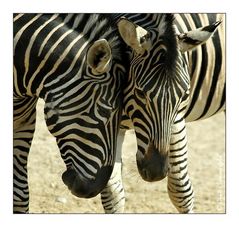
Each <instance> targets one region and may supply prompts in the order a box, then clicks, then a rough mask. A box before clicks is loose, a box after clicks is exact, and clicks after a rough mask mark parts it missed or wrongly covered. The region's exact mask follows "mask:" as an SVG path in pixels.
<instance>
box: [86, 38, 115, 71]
mask: <svg viewBox="0 0 239 227" xmlns="http://www.w3.org/2000/svg"><path fill="white" fill-rule="evenodd" d="M86 59H87V64H88V65H89V67H90V68H91V69H92V72H93V74H94V75H100V74H103V73H105V72H108V71H109V70H110V66H111V59H112V53H111V48H110V45H109V43H108V42H107V41H106V40H105V39H100V40H97V41H95V42H94V43H93V44H92V45H91V46H90V47H89V49H88V51H87V58H86Z"/></svg>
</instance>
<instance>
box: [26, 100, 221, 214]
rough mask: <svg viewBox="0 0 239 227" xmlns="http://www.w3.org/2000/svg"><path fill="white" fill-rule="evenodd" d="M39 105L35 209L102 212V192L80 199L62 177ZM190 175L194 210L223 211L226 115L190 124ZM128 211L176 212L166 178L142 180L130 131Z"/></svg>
mask: <svg viewBox="0 0 239 227" xmlns="http://www.w3.org/2000/svg"><path fill="white" fill-rule="evenodd" d="M43 105H44V104H43V101H42V100H40V102H39V103H38V106H37V109H38V116H37V126H36V132H35V135H34V140H33V143H32V147H31V152H30V155H29V165H28V169H29V187H30V212H31V213H104V210H103V207H102V205H101V200H100V196H99V195H98V196H97V197H95V198H92V199H79V198H77V197H75V196H73V195H71V193H70V192H69V191H68V189H67V187H66V186H65V185H64V183H63V182H62V180H61V174H62V173H63V172H64V171H65V166H64V163H63V160H62V159H61V157H60V153H59V150H58V148H57V145H56V143H55V139H54V137H53V136H52V135H51V134H50V133H49V132H48V131H47V128H46V125H45V122H44V118H43V110H42V109H43ZM187 129H188V140H189V157H188V159H189V174H190V177H191V181H192V183H193V186H194V191H195V213H225V116H224V113H220V114H218V115H215V116H214V117H212V118H210V119H207V120H203V121H198V122H193V123H190V124H188V125H187ZM123 149H124V153H123V161H124V166H123V182H124V188H125V196H126V204H125V213H177V211H176V209H175V208H174V206H173V205H172V204H171V202H170V200H169V197H168V194H167V185H166V182H167V181H166V179H165V180H163V181H160V182H155V183H148V182H145V181H143V180H142V179H141V178H140V176H139V174H138V172H137V167H136V164H135V152H136V143H135V135H134V132H133V131H129V132H128V133H127V135H126V140H125V141H124V144H123Z"/></svg>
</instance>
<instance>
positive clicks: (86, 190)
mask: <svg viewBox="0 0 239 227" xmlns="http://www.w3.org/2000/svg"><path fill="white" fill-rule="evenodd" d="M112 170H113V167H112V166H105V167H102V168H101V169H100V170H98V172H97V175H96V176H95V178H94V179H86V178H85V177H84V178H83V177H82V176H81V175H80V174H79V173H78V172H77V171H76V170H75V169H73V168H69V169H67V170H66V171H65V172H64V173H63V174H62V180H63V182H64V184H65V185H66V186H68V189H69V190H70V191H71V193H72V194H73V195H75V196H77V197H80V198H92V197H94V196H96V195H98V194H99V193H100V192H101V191H102V190H103V189H104V188H105V186H106V184H107V182H108V180H109V178H110V175H111V173H112Z"/></svg>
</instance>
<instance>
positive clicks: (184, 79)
mask: <svg viewBox="0 0 239 227" xmlns="http://www.w3.org/2000/svg"><path fill="white" fill-rule="evenodd" d="M141 21H142V20H141ZM139 23H140V20H139ZM218 24H219V23H216V24H213V25H211V26H207V27H204V28H200V29H197V30H195V31H189V32H188V33H186V34H179V33H178V32H177V28H176V26H175V24H174V16H173V15H171V14H162V15H159V14H158V15H153V16H152V21H150V22H149V21H148V22H147V25H145V27H144V28H143V27H142V26H140V25H138V24H136V23H134V22H132V21H130V20H128V19H126V18H121V19H120V20H119V21H118V29H119V33H120V35H121V37H122V39H123V40H124V42H125V43H126V44H127V45H128V46H130V47H131V49H132V50H133V51H132V59H131V64H130V69H129V81H128V87H127V88H126V89H125V112H126V114H127V115H128V116H129V117H130V118H131V120H132V122H133V125H134V129H135V132H136V136H137V145H138V151H137V154H136V159H137V167H138V170H139V173H140V175H141V176H142V178H143V179H144V180H146V181H157V180H161V179H163V178H164V177H165V176H166V175H167V172H168V169H169V168H170V164H169V162H168V153H169V149H170V138H171V133H172V127H173V125H174V122H175V121H176V120H178V119H179V117H180V116H181V118H182V117H183V114H184V110H185V107H186V105H187V103H188V100H189V90H190V76H189V71H188V68H187V59H186V58H185V56H184V54H183V53H184V52H185V51H188V50H191V49H192V48H194V47H195V46H197V45H201V44H203V43H204V42H205V41H206V40H207V39H208V38H209V37H210V36H211V35H212V34H213V32H214V31H215V29H216V27H217V25H218ZM176 117H177V118H176Z"/></svg>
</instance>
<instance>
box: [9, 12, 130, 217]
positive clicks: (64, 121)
mask: <svg viewBox="0 0 239 227" xmlns="http://www.w3.org/2000/svg"><path fill="white" fill-rule="evenodd" d="M13 24H14V27H13V63H14V66H13V78H14V79H13V82H14V84H13V106H14V116H13V121H14V122H13V132H14V134H13V137H14V138H13V139H14V140H13V145H14V152H13V169H14V173H13V212H14V213H28V212H29V189H28V182H27V178H28V177H27V159H28V154H29V149H30V146H31V142H32V139H33V134H34V130H35V120H36V103H37V100H38V98H42V99H43V100H44V101H45V106H44V116H45V121H46V124H47V127H48V130H49V131H50V133H51V134H52V135H53V136H54V137H55V138H56V143H57V145H58V147H59V150H60V153H61V157H62V159H63V160H64V163H65V165H66V171H65V172H64V173H63V174H62V180H63V182H64V184H65V185H66V186H67V187H68V188H69V190H70V191H71V193H72V194H73V195H76V196H78V197H82V198H91V197H93V196H96V195H97V194H99V193H100V192H102V203H103V205H104V207H105V211H106V213H107V212H117V211H119V210H121V209H122V208H121V207H122V206H123V204H124V197H121V195H120V194H119V195H115V196H114V193H116V192H118V191H119V192H122V193H123V188H121V175H120V171H121V169H119V168H118V167H117V166H116V167H115V169H116V170H114V171H113V165H114V162H115V159H116V151H115V149H116V143H117V133H118V130H119V124H120V120H121V115H122V100H123V99H122V95H123V93H122V92H123V89H122V87H123V85H122V84H123V82H124V80H125V73H126V67H125V66H126V63H125V62H124V49H123V48H124V45H122V42H121V40H120V36H119V33H118V30H117V26H116V22H114V23H113V18H111V15H104V14H23V13H19V14H14V15H13ZM112 171H113V174H112V177H111V178H110V176H111V173H112ZM117 177H118V178H117ZM117 185H118V186H117ZM116 186H117V190H118V191H117V190H116V191H115V187H116ZM102 190H103V191H102ZM111 195H113V196H111ZM105 196H106V197H105ZM107 196H108V197H107ZM109 197H110V198H109ZM112 206H113V207H112Z"/></svg>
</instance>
